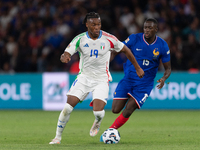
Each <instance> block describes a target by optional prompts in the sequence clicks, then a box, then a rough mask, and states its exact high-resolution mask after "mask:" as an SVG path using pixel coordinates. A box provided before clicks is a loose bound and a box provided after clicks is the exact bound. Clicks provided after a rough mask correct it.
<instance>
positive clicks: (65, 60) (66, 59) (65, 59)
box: [60, 52, 71, 63]
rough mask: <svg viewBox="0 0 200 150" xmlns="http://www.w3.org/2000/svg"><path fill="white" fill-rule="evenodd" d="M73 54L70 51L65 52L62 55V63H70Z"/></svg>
mask: <svg viewBox="0 0 200 150" xmlns="http://www.w3.org/2000/svg"><path fill="white" fill-rule="evenodd" d="M70 57H71V54H70V53H68V52H64V53H63V54H62V55H61V56H60V61H61V62H62V63H68V62H69V61H70V60H71V58H70Z"/></svg>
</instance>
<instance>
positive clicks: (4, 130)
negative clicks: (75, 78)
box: [0, 109, 200, 150]
mask: <svg viewBox="0 0 200 150" xmlns="http://www.w3.org/2000/svg"><path fill="white" fill-rule="evenodd" d="M59 114H60V112H58V111H54V112H48V111H33V110H27V111H18V110H15V111H14V110H12V111H5V110H1V111H0V150H22V149H24V150H31V149H33V150H47V149H48V150H66V149H68V150H94V149H96V150H199V149H200V111H199V110H196V111H170V110H167V111H158V110H157V111H149V110H148V111H147V110H137V111H136V112H134V113H133V115H132V116H131V117H130V119H129V120H128V122H127V123H126V124H125V125H124V126H123V127H121V128H120V129H119V130H118V131H119V132H120V134H121V140H120V142H119V143H118V144H104V143H101V142H99V138H100V135H101V134H102V133H103V131H104V130H106V129H107V128H108V127H109V126H110V125H111V124H112V123H113V121H114V120H115V118H116V117H117V116H118V115H116V114H112V113H111V111H110V110H106V115H105V118H104V119H103V121H102V124H101V128H100V131H99V133H98V134H97V136H95V137H90V136H89V130H90V128H91V126H92V124H93V121H94V116H93V113H92V110H89V111H80V110H76V109H75V110H74V111H73V112H72V114H71V117H70V120H69V122H68V124H67V125H66V127H65V130H64V132H63V136H62V141H61V144H60V145H49V144H48V143H49V142H50V140H51V139H52V138H54V136H55V131H56V124H57V120H58V116H59Z"/></svg>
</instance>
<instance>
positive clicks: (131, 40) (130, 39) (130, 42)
mask: <svg viewBox="0 0 200 150" xmlns="http://www.w3.org/2000/svg"><path fill="white" fill-rule="evenodd" d="M135 38H136V36H135V35H134V34H131V35H130V36H129V37H128V38H127V39H126V40H125V41H123V43H124V44H125V45H126V46H127V47H128V48H129V49H131V46H132V45H133V43H135Z"/></svg>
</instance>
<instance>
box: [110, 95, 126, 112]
mask: <svg viewBox="0 0 200 150" xmlns="http://www.w3.org/2000/svg"><path fill="white" fill-rule="evenodd" d="M127 100H128V98H127V99H120V100H119V99H113V102H112V112H113V113H114V114H118V113H119V112H120V111H121V110H122V109H123V108H124V106H125V105H126V102H127Z"/></svg>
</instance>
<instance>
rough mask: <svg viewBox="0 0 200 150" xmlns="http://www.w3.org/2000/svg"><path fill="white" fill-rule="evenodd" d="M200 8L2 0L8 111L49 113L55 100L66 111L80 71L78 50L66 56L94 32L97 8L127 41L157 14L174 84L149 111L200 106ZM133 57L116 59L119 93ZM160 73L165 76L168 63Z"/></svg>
mask: <svg viewBox="0 0 200 150" xmlns="http://www.w3.org/2000/svg"><path fill="white" fill-rule="evenodd" d="M199 8H200V0H125V1H121V0H59V1H55V0H48V1H46V0H32V1H30V0H1V1H0V109H45V110H49V109H53V108H54V107H55V103H56V104H59V103H60V104H62V105H59V106H58V107H56V109H55V110H60V109H61V107H62V106H63V103H65V101H66V96H65V94H66V91H67V90H68V89H69V86H70V85H71V83H72V81H73V80H74V75H73V74H76V73H77V69H78V65H77V64H78V54H75V55H74V56H72V60H71V61H70V62H69V63H68V64H63V63H61V62H60V59H59V58H60V55H61V54H62V53H63V51H64V49H65V48H66V46H67V45H68V44H69V42H70V41H71V40H72V39H73V38H74V37H75V36H76V35H77V34H79V33H82V32H85V31H86V27H85V26H84V25H83V24H82V21H83V18H84V17H85V15H86V13H88V12H91V11H95V12H98V13H99V14H100V16H101V19H102V30H105V31H107V32H109V33H112V34H113V35H115V36H116V37H117V38H118V39H119V40H121V41H123V40H125V39H126V38H127V37H128V36H129V35H130V34H132V33H138V32H142V27H143V22H144V20H145V19H146V18H149V17H153V18H156V19H157V20H158V22H159V31H158V33H157V35H158V36H160V37H161V38H163V39H164V40H165V41H166V42H167V43H168V45H169V47H170V51H171V64H172V71H173V73H172V75H171V77H170V78H169V82H170V84H169V85H166V86H165V88H164V89H163V91H162V90H161V91H160V92H156V91H154V93H153V95H152V96H151V98H150V100H149V99H148V100H147V102H148V101H149V104H148V103H147V104H146V108H164V109H170V108H172V109H173V108H175V109H181V108H183V109H200V101H199V99H200V74H199V69H200V23H199V21H200V19H199V18H200V10H199ZM125 61H126V58H125V57H124V55H118V56H117V57H116V58H115V59H114V60H113V61H112V62H111V64H110V70H111V73H113V77H114V82H113V83H112V84H111V85H110V86H111V92H113V89H114V88H115V86H116V84H117V82H118V81H119V79H120V78H122V77H123V73H122V71H123V63H124V62H125ZM159 72H160V73H159V74H158V76H161V75H162V73H163V67H162V65H161V66H160V67H159ZM56 79H57V80H56ZM54 80H55V81H54ZM45 93H46V94H45ZM110 95H111V96H110V100H111V99H112V93H111V94H110ZM166 95H167V96H166ZM90 98H91V97H90V96H89V98H88V99H90ZM47 101H48V102H47ZM53 101H54V102H53ZM110 102H111V101H110ZM150 103H151V105H150ZM155 105H157V106H155ZM166 105H167V106H166ZM83 106H84V108H87V107H85V106H86V104H83ZM165 106H166V107H165ZM168 106H169V107H168ZM170 106H171V107H170ZM144 107H145V105H144ZM77 108H79V106H77ZM108 108H110V105H108Z"/></svg>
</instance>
